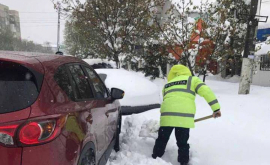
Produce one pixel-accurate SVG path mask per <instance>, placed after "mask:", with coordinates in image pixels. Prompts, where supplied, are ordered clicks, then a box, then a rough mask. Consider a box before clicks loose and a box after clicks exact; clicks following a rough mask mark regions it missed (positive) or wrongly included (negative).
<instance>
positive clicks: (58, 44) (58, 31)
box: [57, 2, 61, 52]
mask: <svg viewBox="0 0 270 165" xmlns="http://www.w3.org/2000/svg"><path fill="white" fill-rule="evenodd" d="M57 5H58V29H57V51H58V52H59V51H60V18H61V16H60V13H61V4H60V2H58V3H57Z"/></svg>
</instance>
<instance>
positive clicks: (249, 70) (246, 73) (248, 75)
mask: <svg viewBox="0 0 270 165" xmlns="http://www.w3.org/2000/svg"><path fill="white" fill-rule="evenodd" d="M252 74H253V60H252V59H249V58H243V64H242V73H241V79H240V83H239V92H238V93H239V94H249V92H250V90H249V89H250V84H251V82H252Z"/></svg>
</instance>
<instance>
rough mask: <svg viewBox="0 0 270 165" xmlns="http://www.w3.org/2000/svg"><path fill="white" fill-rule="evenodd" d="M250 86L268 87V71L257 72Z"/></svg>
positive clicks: (269, 82) (269, 73)
mask: <svg viewBox="0 0 270 165" xmlns="http://www.w3.org/2000/svg"><path fill="white" fill-rule="evenodd" d="M252 84H253V85H259V86H265V87H270V71H258V72H257V73H256V74H255V75H253V80H252Z"/></svg>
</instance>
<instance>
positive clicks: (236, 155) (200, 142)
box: [107, 80, 270, 165]
mask: <svg viewBox="0 0 270 165" xmlns="http://www.w3.org/2000/svg"><path fill="white" fill-rule="evenodd" d="M159 83H160V82H159ZM206 83H207V84H208V85H209V86H210V87H211V88H212V90H213V91H214V92H215V93H216V95H217V98H218V100H219V102H220V104H221V111H222V117H221V118H219V119H209V120H206V121H202V122H199V123H196V128H195V129H191V133H190V135H191V136H190V140H189V143H190V145H191V164H192V165H254V164H256V165H269V162H270V157H269V153H268V151H269V148H270V140H269V137H270V131H268V130H269V126H270V120H269V118H270V104H268V102H269V98H270V88H267V87H259V86H251V94H249V95H238V87H239V86H238V83H229V82H221V81H213V80H207V81H206ZM196 103H197V113H196V118H200V117H203V116H207V115H209V114H211V113H212V111H211V110H210V107H209V105H208V104H207V103H206V102H205V101H204V99H203V98H201V97H199V96H198V97H197V98H196ZM159 117H160V112H159V109H154V110H151V111H147V112H144V113H141V114H137V115H132V116H127V117H123V124H122V125H123V128H122V133H121V135H120V137H121V139H120V140H121V150H120V151H119V152H118V153H115V152H113V153H112V154H111V157H110V158H109V161H108V162H107V165H119V164H121V165H149V164H153V165H179V163H178V162H177V145H176V140H175V137H174V135H173V134H174V133H173V134H172V135H171V138H170V140H169V142H168V145H167V148H166V152H165V154H164V156H163V157H162V158H161V159H160V158H158V159H156V160H154V159H152V158H151V154H152V150H153V146H154V143H155V140H154V139H153V138H143V137H140V132H141V127H142V125H145V124H144V123H152V124H149V128H144V129H152V128H151V127H156V125H155V124H154V123H155V121H159ZM153 136H154V135H153Z"/></svg>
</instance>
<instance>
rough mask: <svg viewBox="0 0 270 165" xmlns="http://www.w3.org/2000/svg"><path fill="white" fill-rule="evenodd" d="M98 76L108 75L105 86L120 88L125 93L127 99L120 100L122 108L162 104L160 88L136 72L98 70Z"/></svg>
mask: <svg viewBox="0 0 270 165" xmlns="http://www.w3.org/2000/svg"><path fill="white" fill-rule="evenodd" d="M96 72H97V73H98V74H100V73H103V74H106V75H107V78H106V80H105V84H106V86H107V87H109V88H113V87H115V88H119V89H122V90H124V91H125V97H124V98H123V99H122V100H120V103H121V105H122V106H141V105H151V104H160V102H161V100H160V91H161V89H160V90H159V88H158V86H157V85H156V84H154V83H153V82H151V81H150V80H148V79H147V78H145V77H142V76H140V75H138V74H136V73H135V72H129V71H127V70H124V69H96Z"/></svg>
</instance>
